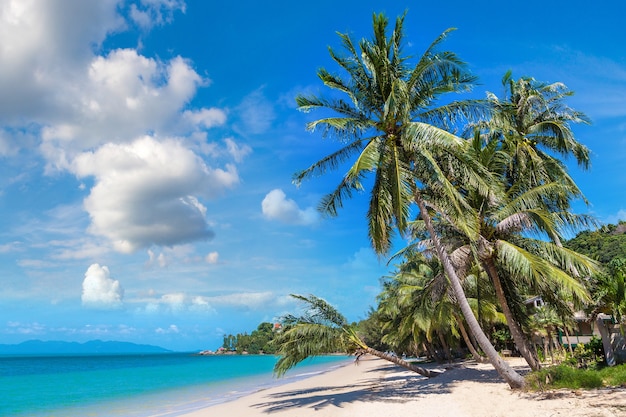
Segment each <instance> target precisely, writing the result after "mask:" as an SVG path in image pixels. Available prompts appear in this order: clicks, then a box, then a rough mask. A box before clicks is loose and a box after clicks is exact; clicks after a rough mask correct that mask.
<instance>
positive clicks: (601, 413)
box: [154, 356, 626, 417]
mask: <svg viewBox="0 0 626 417" xmlns="http://www.w3.org/2000/svg"><path fill="white" fill-rule="evenodd" d="M507 361H509V362H510V364H511V365H512V366H513V367H514V368H515V369H516V370H518V371H521V372H525V371H526V370H527V369H528V368H527V367H526V366H524V362H523V360H520V359H519V358H507ZM427 366H429V367H432V368H437V369H439V368H440V366H437V365H435V364H432V365H427ZM416 410H419V415H423V416H439V417H448V416H450V417H452V416H454V417H457V416H460V417H483V416H493V417H497V416H513V417H530V416H533V417H534V416H538V415H550V416H568V417H583V416H584V417H589V416H595V417H615V416H625V415H626V389H624V388H616V389H601V390H592V391H582V390H576V391H571V390H558V391H550V392H546V393H528V392H522V391H512V390H510V389H509V387H508V385H507V384H506V383H504V382H502V380H501V379H500V378H499V376H498V375H497V373H496V372H495V370H494V369H493V367H491V365H489V364H477V363H475V362H473V361H468V362H463V363H457V364H452V365H451V366H448V367H447V369H446V371H445V372H444V373H443V374H441V375H439V376H437V377H435V378H431V379H427V378H424V377H421V376H419V375H417V374H415V373H413V372H410V371H406V370H404V369H403V368H400V367H397V366H395V365H393V364H390V363H388V362H386V361H384V360H381V359H378V358H374V357H371V356H369V357H364V358H362V359H361V360H360V361H359V364H358V365H354V364H350V363H348V364H346V365H344V366H340V367H338V368H337V369H330V370H328V371H326V372H322V373H320V374H317V375H313V376H310V377H308V378H304V379H300V380H296V381H289V382H287V383H285V384H280V385H277V386H274V387H269V388H260V389H259V390H257V391H255V392H252V393H249V394H247V395H244V396H241V397H238V398H236V399H233V400H232V401H227V402H224V403H220V404H215V405H212V406H209V407H207V408H202V409H197V410H194V411H192V412H189V413H187V412H183V413H180V414H176V416H178V417H211V416H215V415H228V416H230V417H254V416H268V415H272V416H274V415H277V416H283V415H284V416H294V415H297V416H298V417H313V416H315V417H326V416H328V417H331V416H332V417H341V416H346V417H348V416H349V417H354V416H356V415H358V416H360V417H375V416H376V417H379V416H386V417H395V416H397V417H406V416H407V415H414V414H415V413H416ZM154 417H156V416H154Z"/></svg>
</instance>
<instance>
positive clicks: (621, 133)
mask: <svg viewBox="0 0 626 417" xmlns="http://www.w3.org/2000/svg"><path fill="white" fill-rule="evenodd" d="M435 3H438V4H435ZM468 7H469V6H468V3H467V2H459V1H448V2H421V1H406V2H400V1H391V2H390V1H384V2H383V1H362V0H360V1H342V2H337V1H327V0H320V1H315V2H293V1H274V2H258V1H231V2H214V1H201V0H195V1H194V0H188V1H182V0H140V1H121V0H100V1H98V2H85V1H83V0H1V1H0V62H2V65H0V91H1V92H2V93H1V94H0V158H1V160H2V163H1V164H0V171H1V174H2V175H0V236H1V238H0V285H1V290H0V343H18V342H21V341H24V340H28V339H35V338H38V339H44V340H68V341H86V340H90V339H105V340H125V341H131V342H138V343H151V344H156V345H161V346H164V347H166V348H170V349H175V350H195V349H205V348H209V349H215V348H217V347H218V346H219V345H220V344H221V339H222V335H223V334H224V333H237V332H243V331H250V330H253V329H254V328H255V327H256V326H257V325H258V323H260V322H261V321H272V320H274V319H275V318H276V317H278V316H280V315H282V314H284V313H286V312H290V311H294V308H295V305H294V304H293V302H292V301H291V300H290V299H289V297H288V294H290V293H302V294H308V293H314V294H316V295H318V296H321V297H324V298H326V299H327V300H329V301H330V302H331V303H333V304H335V305H336V306H338V307H339V308H340V310H341V311H343V312H344V313H345V314H346V315H347V316H348V317H349V319H351V320H358V319H360V318H363V317H365V315H366V312H367V310H368V308H369V306H371V305H373V304H374V300H375V296H376V294H377V293H378V290H379V287H378V282H379V278H380V277H381V276H382V275H384V274H385V273H387V272H388V267H387V266H386V262H385V260H384V259H383V260H380V261H379V260H378V259H377V258H376V256H375V255H374V254H373V252H372V250H371V249H370V248H369V243H368V240H367V234H366V228H365V218H364V215H365V210H366V206H365V202H366V198H365V196H357V197H356V198H355V199H353V200H351V201H350V202H348V204H346V205H345V208H344V209H343V210H342V211H341V213H340V215H339V217H337V218H333V219H326V218H320V217H319V216H318V214H317V212H316V210H315V207H316V205H317V203H318V202H319V200H320V198H321V197H322V196H323V195H324V194H325V193H326V192H328V191H330V190H331V189H332V188H333V186H334V185H335V184H336V183H337V181H338V179H339V178H340V176H341V174H342V173H341V172H337V173H334V174H330V175H328V176H325V177H321V178H318V179H315V180H311V181H308V182H306V183H304V184H303V185H302V186H301V187H300V188H296V187H295V186H294V185H293V184H292V183H291V177H292V175H293V173H294V172H296V171H298V170H300V169H303V168H305V167H307V166H308V165H309V164H310V163H312V162H314V161H316V160H318V159H319V158H321V157H322V156H324V155H326V154H328V153H330V152H331V151H332V150H334V149H336V144H335V143H333V142H330V141H326V140H322V139H321V138H320V136H319V135H318V134H316V133H310V132H307V131H305V127H304V126H305V123H306V121H307V120H310V118H311V117H312V116H314V115H306V114H302V113H300V112H298V111H297V109H296V108H295V103H294V97H295V95H296V94H297V93H299V92H309V91H311V92H323V91H324V90H323V88H321V86H320V84H319V82H318V80H317V78H316V70H317V69H318V68H319V67H322V66H324V67H326V68H327V69H330V70H334V69H335V67H334V66H333V65H332V63H331V61H330V58H329V56H328V51H327V47H328V46H333V47H336V48H337V47H339V40H338V37H337V35H336V32H337V31H340V32H345V33H350V34H351V35H352V36H353V38H354V39H360V38H362V37H369V36H370V28H371V16H372V13H373V12H381V11H382V12H385V13H386V14H387V15H388V16H390V17H391V18H392V19H393V18H395V17H396V16H398V15H400V14H401V13H402V12H403V11H404V10H408V14H407V18H406V35H407V38H406V40H407V44H406V49H405V50H406V51H407V52H411V53H413V54H415V55H419V54H420V53H421V52H422V51H423V50H424V48H426V46H427V45H428V44H429V43H430V42H431V41H432V40H433V39H434V38H435V37H436V36H437V35H439V34H440V33H441V32H442V31H443V30H445V29H446V28H448V27H456V28H458V30H457V31H456V32H454V33H453V34H452V35H451V36H450V37H448V39H447V40H446V42H445V43H444V47H445V48H446V49H450V50H453V51H455V52H456V53H457V54H459V55H460V56H461V58H463V59H464V60H465V61H467V62H468V64H469V67H470V68H471V70H472V71H473V72H474V73H475V74H476V75H477V76H478V77H479V79H480V85H478V86H477V88H476V89H475V91H474V92H473V93H472V94H471V96H473V97H481V98H482V97H484V96H485V92H486V91H492V92H494V93H500V92H501V85H500V79H501V77H502V75H503V74H504V73H505V72H506V71H507V70H508V69H511V70H513V74H514V76H515V77H519V76H522V75H528V76H533V77H535V78H536V79H539V80H542V81H548V82H555V81H561V82H564V83H565V84H566V85H567V86H568V87H569V88H571V89H572V90H574V91H575V92H576V95H575V96H574V97H572V98H571V100H570V102H569V104H570V105H571V106H572V107H574V108H576V109H578V110H581V111H583V112H585V113H586V114H587V115H588V116H589V117H590V118H591V119H592V121H593V124H592V125H591V126H576V127H575V132H576V135H577V138H578V140H580V141H581V142H583V143H584V144H586V145H587V146H588V147H590V148H591V150H592V158H593V159H592V168H591V169H590V170H589V171H586V172H582V171H580V170H579V169H578V168H576V167H575V166H571V172H572V174H573V176H574V178H575V180H576V181H577V182H578V184H579V185H580V187H581V188H582V190H583V192H584V193H585V195H586V197H587V198H588V200H589V201H590V205H589V206H584V205H583V204H578V205H577V208H576V209H577V210H578V212H580V213H590V214H593V215H594V216H596V217H597V218H598V219H599V220H600V221H602V222H605V223H606V222H616V221H617V220H619V219H626V198H625V196H624V192H623V190H624V187H625V181H626V173H624V169H623V167H624V166H625V156H626V152H625V149H626V117H625V116H626V46H624V40H625V39H626V27H625V26H624V25H623V16H624V13H625V12H626V6H624V5H623V4H622V2H620V1H607V2H602V6H599V5H598V6H590V4H589V3H588V2H583V1H567V2H566V1H553V2H546V1H541V2H539V1H527V2H524V3H523V5H515V6H511V7H506V8H505V7H503V6H502V3H495V2H494V3H492V2H488V1H476V2H472V4H471V8H468Z"/></svg>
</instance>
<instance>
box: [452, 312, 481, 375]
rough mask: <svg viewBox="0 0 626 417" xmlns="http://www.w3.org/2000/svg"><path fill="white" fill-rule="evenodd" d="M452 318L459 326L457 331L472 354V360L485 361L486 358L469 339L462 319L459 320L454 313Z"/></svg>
mask: <svg viewBox="0 0 626 417" xmlns="http://www.w3.org/2000/svg"><path fill="white" fill-rule="evenodd" d="M454 319H455V320H456V323H457V325H458V326H459V331H460V332H461V336H462V337H463V341H464V342H465V344H466V345H467V348H468V349H469V351H470V353H471V354H472V357H473V358H474V360H475V361H476V362H478V363H484V362H486V358H484V357H483V356H482V355H481V354H480V353H478V351H477V350H476V348H475V347H474V344H473V343H472V341H471V340H470V337H469V335H468V334H467V330H465V326H464V325H463V321H462V320H461V318H460V317H459V316H457V315H456V314H455V315H454Z"/></svg>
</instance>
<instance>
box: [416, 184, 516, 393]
mask: <svg viewBox="0 0 626 417" xmlns="http://www.w3.org/2000/svg"><path fill="white" fill-rule="evenodd" d="M414 200H415V203H416V204H417V206H418V207H419V209H420V216H421V217H422V220H424V224H425V225H426V229H427V230H428V232H429V234H430V238H431V240H432V242H433V246H434V248H435V251H436V252H437V256H438V258H439V260H440V261H441V264H442V265H443V268H444V271H445V272H446V275H447V276H448V279H449V280H450V285H451V286H452V290H453V292H454V295H455V297H456V299H457V303H458V304H459V307H460V308H461V312H462V313H463V317H464V318H465V321H466V322H467V325H468V326H469V329H470V331H471V332H472V334H474V337H475V338H476V341H477V342H478V344H479V345H480V347H481V349H482V350H483V352H485V354H486V355H487V357H488V358H489V362H491V364H492V365H493V367H494V368H495V369H496V371H497V372H498V374H499V375H500V376H501V377H502V378H503V379H504V380H505V381H506V382H507V383H508V384H509V386H510V387H511V388H513V389H519V388H523V387H524V378H523V377H522V376H521V375H520V374H518V373H517V372H515V370H514V369H513V368H511V367H510V366H509V365H508V364H507V363H506V362H505V361H504V360H503V359H502V358H501V357H500V355H499V354H498V352H497V351H496V349H495V348H494V347H493V345H492V344H491V342H490V341H489V339H488V338H487V335H485V332H483V329H482V328H481V327H480V324H478V320H476V317H475V316H474V313H473V312H472V307H471V306H470V305H469V302H468V301H467V297H466V296H465V292H464V291H463V287H462V286H461V280H460V279H459V276H458V275H457V274H456V271H455V269H454V266H453V265H452V261H451V260H450V257H449V256H448V254H447V253H446V251H445V250H444V248H443V245H442V244H441V241H440V240H439V236H437V234H436V233H435V228H434V226H433V223H432V219H431V218H430V215H429V214H428V211H427V208H426V205H425V204H424V200H422V197H421V195H419V193H418V192H416V193H415V194H414Z"/></svg>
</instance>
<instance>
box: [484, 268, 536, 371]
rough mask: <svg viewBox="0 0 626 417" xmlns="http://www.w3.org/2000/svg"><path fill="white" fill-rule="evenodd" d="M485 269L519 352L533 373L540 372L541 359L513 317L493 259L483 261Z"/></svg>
mask: <svg viewBox="0 0 626 417" xmlns="http://www.w3.org/2000/svg"><path fill="white" fill-rule="evenodd" d="M483 267H484V268H485V271H487V275H489V278H491V281H492V282H493V288H494V290H495V293H496V297H497V298H498V302H499V303H500V306H501V307H502V312H503V313H504V317H505V318H506V322H507V324H508V325H509V330H510V331H511V336H513V340H514V341H515V345H516V346H517V350H519V352H520V353H521V354H522V356H523V357H524V359H525V360H526V363H528V366H530V369H532V370H533V371H538V370H539V369H541V363H540V362H539V359H538V358H537V357H536V356H535V355H534V352H533V349H532V348H531V347H530V342H529V341H528V338H527V337H526V335H524V332H522V329H521V328H520V327H519V324H518V323H517V320H515V318H514V317H513V312H512V311H511V309H510V308H509V304H508V303H507V301H506V296H505V294H504V289H503V288H502V282H501V281H500V276H499V274H498V270H497V269H496V266H495V264H494V263H493V259H492V258H486V259H484V260H483Z"/></svg>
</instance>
